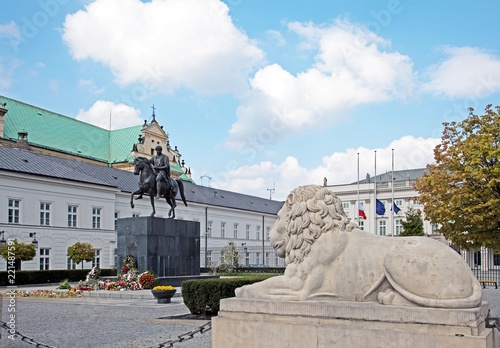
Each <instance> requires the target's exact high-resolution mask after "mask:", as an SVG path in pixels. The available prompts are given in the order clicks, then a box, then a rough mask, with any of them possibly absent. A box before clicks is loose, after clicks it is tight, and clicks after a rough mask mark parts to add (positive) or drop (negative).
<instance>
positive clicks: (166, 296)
mask: <svg viewBox="0 0 500 348" xmlns="http://www.w3.org/2000/svg"><path fill="white" fill-rule="evenodd" d="M176 291H177V290H176V289H174V290H151V293H152V294H153V296H154V297H155V298H156V300H157V303H170V302H171V299H172V297H173V296H174V295H175V292H176Z"/></svg>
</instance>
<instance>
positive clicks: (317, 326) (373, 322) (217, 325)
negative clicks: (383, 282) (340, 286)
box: [212, 298, 498, 348]
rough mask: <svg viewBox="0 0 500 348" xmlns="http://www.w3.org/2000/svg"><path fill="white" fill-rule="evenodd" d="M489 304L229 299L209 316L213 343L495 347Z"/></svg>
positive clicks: (220, 347)
mask: <svg viewBox="0 0 500 348" xmlns="http://www.w3.org/2000/svg"><path fill="white" fill-rule="evenodd" d="M488 308H489V304H488V303H487V302H483V303H482V304H481V306H480V307H477V308H470V309H438V308H425V307H397V306H386V305H381V304H378V303H371V302H370V303H367V302H346V301H342V302H341V301H336V302H320V301H271V300H258V299H243V298H230V299H224V300H221V301H220V311H219V315H218V317H215V318H212V347H214V348H232V347H246V348H251V347H255V348H261V347H301V348H302V347H324V348H331V347H342V348H346V347H356V348H357V347H363V348H376V347H380V348H391V347H394V348H401V347H411V348H429V347H468V348H496V347H498V339H497V335H496V333H495V332H494V330H493V329H491V328H486V327H485V319H486V316H487V314H488Z"/></svg>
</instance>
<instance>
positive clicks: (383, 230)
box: [378, 220, 387, 236]
mask: <svg viewBox="0 0 500 348" xmlns="http://www.w3.org/2000/svg"><path fill="white" fill-rule="evenodd" d="M378 232H379V235H381V236H385V235H386V234H387V222H386V221H385V220H380V221H379V222H378Z"/></svg>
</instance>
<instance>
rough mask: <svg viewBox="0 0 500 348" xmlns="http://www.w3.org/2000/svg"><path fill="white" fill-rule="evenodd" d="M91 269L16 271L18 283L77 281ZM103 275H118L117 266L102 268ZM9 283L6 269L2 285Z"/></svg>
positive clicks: (0, 281)
mask: <svg viewBox="0 0 500 348" xmlns="http://www.w3.org/2000/svg"><path fill="white" fill-rule="evenodd" d="M89 271H90V270H89V269H54V270H47V271H16V285H24V284H47V283H59V282H61V281H63V280H65V279H68V281H70V282H77V281H79V280H80V279H84V278H85V276H86V275H87V273H88V272H89ZM101 276H102V277H106V276H116V268H107V269H101ZM6 285H12V284H8V277H7V272H6V271H0V286H6Z"/></svg>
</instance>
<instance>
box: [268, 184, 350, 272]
mask: <svg viewBox="0 0 500 348" xmlns="http://www.w3.org/2000/svg"><path fill="white" fill-rule="evenodd" d="M356 227H357V225H356V224H354V223H351V222H349V218H348V217H347V215H346V214H345V212H344V209H342V202H341V201H340V199H339V198H338V197H337V196H335V194H333V192H331V191H330V190H328V189H327V188H326V187H322V186H317V185H308V186H300V187H298V188H296V189H295V190H293V191H292V192H291V193H290V194H289V195H288V197H287V199H286V201H285V204H284V205H283V208H281V210H280V211H279V213H278V219H277V221H276V223H275V224H274V226H273V229H272V230H271V232H270V234H269V240H270V241H271V245H272V246H273V248H274V249H275V250H276V253H277V255H278V256H280V257H284V258H285V261H286V263H287V264H289V263H292V262H302V261H303V260H304V257H306V256H307V255H308V254H309V251H310V249H311V246H312V245H313V244H314V242H315V241H316V239H318V238H319V237H320V236H321V235H322V234H323V233H326V232H328V231H331V230H333V229H335V228H337V229H339V230H341V231H352V230H353V229H354V228H356Z"/></svg>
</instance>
